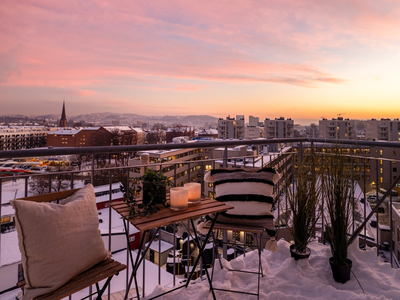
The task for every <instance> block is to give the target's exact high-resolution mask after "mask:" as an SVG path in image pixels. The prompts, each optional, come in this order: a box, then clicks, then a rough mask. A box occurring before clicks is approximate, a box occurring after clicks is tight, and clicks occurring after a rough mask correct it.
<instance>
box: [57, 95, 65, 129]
mask: <svg viewBox="0 0 400 300" xmlns="http://www.w3.org/2000/svg"><path fill="white" fill-rule="evenodd" d="M58 126H59V127H67V117H66V115H65V100H64V101H63V109H62V113H61V119H60V125H58Z"/></svg>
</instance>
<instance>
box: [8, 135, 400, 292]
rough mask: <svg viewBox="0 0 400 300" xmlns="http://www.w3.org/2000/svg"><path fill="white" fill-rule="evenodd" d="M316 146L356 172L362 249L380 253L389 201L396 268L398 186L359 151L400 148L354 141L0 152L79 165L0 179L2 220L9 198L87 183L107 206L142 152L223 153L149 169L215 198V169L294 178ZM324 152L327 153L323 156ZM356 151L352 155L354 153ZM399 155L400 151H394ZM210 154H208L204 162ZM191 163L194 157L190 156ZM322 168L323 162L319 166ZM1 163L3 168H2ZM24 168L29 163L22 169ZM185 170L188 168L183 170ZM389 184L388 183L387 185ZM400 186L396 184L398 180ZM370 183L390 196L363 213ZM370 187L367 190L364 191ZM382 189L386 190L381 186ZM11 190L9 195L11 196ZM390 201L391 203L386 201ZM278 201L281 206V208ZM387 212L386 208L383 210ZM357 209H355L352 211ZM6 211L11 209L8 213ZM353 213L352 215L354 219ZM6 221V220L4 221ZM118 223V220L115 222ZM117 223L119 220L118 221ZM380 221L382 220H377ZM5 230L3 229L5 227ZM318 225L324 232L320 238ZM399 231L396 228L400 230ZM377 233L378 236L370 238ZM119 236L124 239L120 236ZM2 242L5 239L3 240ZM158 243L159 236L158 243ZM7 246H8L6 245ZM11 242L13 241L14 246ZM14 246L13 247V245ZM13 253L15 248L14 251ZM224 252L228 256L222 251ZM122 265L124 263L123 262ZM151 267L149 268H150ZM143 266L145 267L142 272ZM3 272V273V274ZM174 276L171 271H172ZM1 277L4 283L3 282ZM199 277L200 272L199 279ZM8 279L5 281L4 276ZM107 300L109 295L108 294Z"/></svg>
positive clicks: (133, 173) (281, 221) (111, 238)
mask: <svg viewBox="0 0 400 300" xmlns="http://www.w3.org/2000/svg"><path fill="white" fill-rule="evenodd" d="M276 143H282V144H284V145H286V146H287V147H286V148H283V150H281V151H280V152H277V153H268V154H266V153H259V154H257V155H255V156H246V157H229V156H228V153H229V151H228V148H229V147H233V146H238V145H252V146H253V147H260V149H261V148H262V147H261V146H264V145H268V144H276ZM311 143H313V144H314V145H320V147H321V148H320V149H321V151H320V152H321V155H322V154H323V155H329V152H330V150H329V149H332V148H335V147H338V146H340V147H343V148H349V151H348V155H349V158H350V160H349V167H351V168H352V169H353V170H354V174H355V175H357V176H355V179H356V180H357V181H358V182H359V183H360V186H362V191H363V193H362V194H363V195H364V196H363V199H357V200H360V201H359V206H363V209H362V210H361V211H362V213H359V215H358V217H357V218H353V226H352V228H353V230H352V232H351V233H352V234H353V237H352V238H355V237H356V236H359V235H360V237H361V238H360V243H363V244H366V245H375V246H378V247H377V249H379V246H380V244H382V242H381V241H380V240H379V238H378V237H380V236H381V233H380V232H379V230H380V226H379V221H380V219H382V214H381V213H377V212H378V211H382V210H381V209H380V208H379V207H383V205H384V203H386V202H384V201H385V200H386V199H385V198H389V202H388V203H389V204H388V205H389V209H385V211H386V212H387V211H388V212H389V216H386V218H387V219H388V220H387V221H388V222H387V225H386V227H385V228H390V237H391V238H390V243H389V244H390V254H391V259H390V261H391V262H393V261H395V262H396V259H395V257H392V253H393V252H394V245H393V242H394V241H393V239H394V231H393V230H394V227H393V224H392V223H393V222H391V220H392V215H391V213H392V209H391V207H392V205H391V203H392V197H391V196H390V195H391V194H390V192H391V190H392V189H393V188H394V187H395V186H396V183H397V182H396V181H395V180H394V178H393V175H394V174H392V171H390V172H388V173H390V174H386V175H389V176H386V177H385V178H389V180H388V181H387V182H381V181H382V180H381V178H382V177H383V176H382V174H380V173H379V169H380V165H378V164H379V163H380V161H382V158H381V157H380V158H379V161H378V160H377V159H376V158H374V157H370V156H369V152H368V151H360V148H362V149H365V148H366V147H371V146H374V147H390V148H400V144H399V143H396V142H370V141H353V140H343V141H338V140H325V139H304V138H300V139H299V138H291V139H273V140H266V139H263V140H260V139H257V140H229V141H205V142H195V143H184V144H159V145H137V146H110V147H87V148H55V149H51V148H49V149H30V150H15V151H0V159H1V160H6V159H10V160H11V159H14V160H15V161H16V162H17V161H18V160H19V162H17V163H19V164H22V162H21V161H22V160H25V159H26V158H33V159H37V158H39V157H47V158H48V161H50V162H51V160H50V159H49V158H51V157H53V158H54V157H60V156H64V157H65V156H68V155H70V156H75V158H74V160H75V161H79V162H80V165H76V163H74V165H75V166H74V167H73V168H68V169H65V167H62V166H60V167H58V170H56V169H57V167H54V168H53V169H54V170H53V171H51V172H36V173H32V174H29V175H24V174H18V175H14V176H12V177H0V216H4V215H5V214H3V213H2V211H3V212H4V211H5V210H6V207H7V206H8V205H6V203H8V201H9V200H10V196H11V199H13V198H15V197H16V198H18V197H27V196H30V195H31V194H32V193H34V192H36V193H38V192H44V193H52V192H54V191H57V190H60V189H61V190H62V189H73V188H76V187H79V186H81V185H83V184H84V183H85V182H91V183H93V184H94V185H95V186H96V185H107V186H109V193H108V194H107V195H108V196H109V201H112V190H113V184H115V183H118V182H121V184H122V185H124V186H125V187H129V186H130V185H131V184H132V182H133V178H135V177H137V175H138V172H139V173H140V169H141V168H143V167H146V166H145V165H142V164H141V163H140V162H139V163H137V160H136V164H134V162H135V160H132V158H133V156H134V154H135V153H138V152H141V151H142V152H143V151H173V150H175V149H190V150H193V149H213V148H217V147H218V148H221V147H224V148H225V151H224V155H223V157H222V158H217V159H204V156H205V151H204V152H202V151H199V153H198V154H199V156H198V159H196V160H192V161H184V162H182V161H181V159H179V161H178V162H175V161H174V160H171V161H167V162H165V163H154V164H151V166H152V168H156V169H159V170H163V169H164V170H166V171H167V173H166V175H167V176H169V177H173V182H174V184H175V185H180V184H183V183H184V182H189V181H198V182H201V183H202V188H203V193H204V194H205V196H210V197H213V193H214V187H213V186H212V185H211V186H209V185H208V184H206V183H204V181H203V177H204V174H205V172H206V171H207V170H209V169H211V168H219V167H231V168H242V167H246V168H260V167H264V166H270V167H275V168H277V169H278V170H279V171H280V172H287V173H292V172H293V170H294V166H295V165H296V162H297V161H299V160H301V159H302V157H303V156H304V155H307V149H308V147H309V146H310V144H311ZM324 149H325V150H324ZM353 150H354V151H353ZM398 151H400V149H399V150H398ZM350 153H357V154H354V155H352V154H350ZM209 154H210V153H209V152H208V151H207V156H208V155H209ZM190 157H191V158H192V159H193V156H192V155H191V156H190ZM321 162H322V163H324V162H323V160H322V161H321ZM393 162H394V161H393V159H392V158H391V159H387V160H385V163H387V164H389V165H390V168H385V170H392V163H393ZM0 163H1V162H0ZM26 164H28V163H26ZM185 166H186V167H185ZM0 169H1V166H0ZM36 180H37V181H39V180H41V181H42V182H45V183H46V184H44V190H43V188H42V190H39V187H38V185H35V181H36ZM385 180H387V179H385ZM396 180H399V178H396ZM373 183H375V184H376V183H378V186H385V187H386V188H387V190H388V192H387V193H386V194H385V195H384V196H383V197H381V198H380V201H377V203H371V204H372V209H371V210H369V211H368V210H367V201H366V200H365V199H366V198H367V197H366V194H367V191H368V190H370V187H371V186H372V184H373ZM368 184H369V185H368ZM384 184H385V185H384ZM13 185H15V186H17V185H18V190H17V191H15V194H13V195H10V193H9V191H8V192H7V191H6V188H7V187H9V186H13ZM14 190H15V189H13V191H14ZM275 192H276V193H275V195H276V201H277V218H276V220H275V223H276V226H277V227H276V229H277V235H278V238H279V236H280V235H282V236H284V232H285V230H286V223H287V222H286V220H285V218H284V217H282V214H281V211H280V209H287V207H286V208H284V207H283V206H282V203H284V202H285V200H284V199H281V197H280V195H281V188H280V186H279V185H277V186H276V188H275ZM389 196H390V197H389ZM376 198H377V199H378V198H379V196H378V188H377V189H376ZM280 201H282V203H280ZM374 206H375V207H374ZM386 206H387V205H386ZM353 207H354V208H355V207H356V205H353ZM7 209H9V208H8V207H7ZM107 210H108V213H107V214H109V216H110V218H109V219H108V227H107V226H105V227H106V228H111V224H112V223H113V222H114V221H115V220H113V219H112V217H111V216H112V211H111V208H110V207H108V209H107ZM355 215H356V212H355V211H354V216H355ZM2 219H4V220H5V218H2ZM371 219H372V221H374V222H375V225H376V226H375V227H373V228H368V230H369V231H368V232H367V225H368V224H372V223H368V221H370V220H371ZM117 221H118V220H117ZM119 221H120V220H119ZM381 221H382V220H381ZM3 225H4V224H3ZM323 226H324V224H323V223H322V230H321V232H323V231H324V230H323ZM399 226H400V224H399ZM5 227H6V226H3V227H2V228H3V231H4V232H5V231H8V230H13V229H12V228H9V229H6V228H5ZM374 230H375V231H376V233H375V232H374ZM4 234H6V233H3V234H0V262H2V255H1V249H3V250H4V248H5V246H9V245H6V244H5V243H6V241H5V238H4V237H5V235H4ZM119 234H121V235H123V234H124V233H123V232H120V233H119ZM163 234H164V235H168V233H167V231H165V232H164V233H163ZM2 236H3V239H2ZM116 236H117V233H115V232H112V231H111V230H108V233H104V239H105V242H106V245H108V247H109V249H110V250H111V251H114V252H120V251H126V245H125V246H120V245H119V244H118V243H119V242H116ZM392 237H393V238H392ZM316 238H318V239H319V240H320V241H321V242H323V235H320V236H316ZM159 240H160V241H161V236H160V239H159ZM8 242H9V241H8V240H7V243H8ZM14 242H15V241H14ZM14 246H16V245H14ZM15 249H17V247H15ZM225 251H226V250H225ZM127 259H128V255H126V260H127ZM124 263H126V261H125V262H124ZM150 264H151V263H150ZM146 266H147V267H146ZM5 267H7V270H5ZM12 267H14V268H16V265H15V262H10V263H9V264H8V263H5V264H4V263H3V266H2V265H1V264H0V278H3V277H4V274H1V272H9V273H8V274H11V275H9V277H10V278H8V279H9V280H8V282H10V284H9V285H5V283H4V282H3V286H0V296H1V293H4V292H6V291H11V292H12V290H13V289H14V283H15V282H16V280H17V276H16V271H15V270H14V271H11V272H10V271H9V269H12ZM148 267H149V263H147V264H146V265H145V267H144V268H143V270H145V269H146V268H148ZM174 270H175V268H174ZM160 272H162V269H161V266H160V265H158V274H160ZM144 274H145V272H143V281H144V279H145V275H144ZM1 275H2V276H3V277H2V276H1ZM175 275H176V273H175V274H173V275H172V277H173V280H172V281H170V282H165V281H162V280H161V279H160V278H161V277H160V275H159V276H158V278H159V279H158V282H157V283H158V284H163V285H168V286H171V285H175V284H177V282H176V276H175ZM201 275H202V272H201V270H200V274H199V276H201ZM7 276H8V275H7ZM125 276H126V283H127V282H128V273H127V272H126V274H125ZM146 292H151V290H148V287H147V290H146V289H145V288H144V286H143V294H145V293H146ZM108 294H109V297H110V294H111V291H110V290H109V291H108Z"/></svg>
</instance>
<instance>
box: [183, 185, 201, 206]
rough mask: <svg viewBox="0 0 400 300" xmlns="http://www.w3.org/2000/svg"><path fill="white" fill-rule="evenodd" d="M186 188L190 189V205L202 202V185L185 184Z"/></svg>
mask: <svg viewBox="0 0 400 300" xmlns="http://www.w3.org/2000/svg"><path fill="white" fill-rule="evenodd" d="M184 187H186V188H188V189H189V195H188V201H189V204H197V203H200V201H201V183H197V182H189V183H185V184H184Z"/></svg>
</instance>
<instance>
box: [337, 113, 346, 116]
mask: <svg viewBox="0 0 400 300" xmlns="http://www.w3.org/2000/svg"><path fill="white" fill-rule="evenodd" d="M345 114H346V113H339V114H337V116H338V117H340V116H341V115H345Z"/></svg>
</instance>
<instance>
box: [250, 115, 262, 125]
mask: <svg viewBox="0 0 400 300" xmlns="http://www.w3.org/2000/svg"><path fill="white" fill-rule="evenodd" d="M259 123H260V118H259V117H254V116H249V126H259V125H260V124H259Z"/></svg>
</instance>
